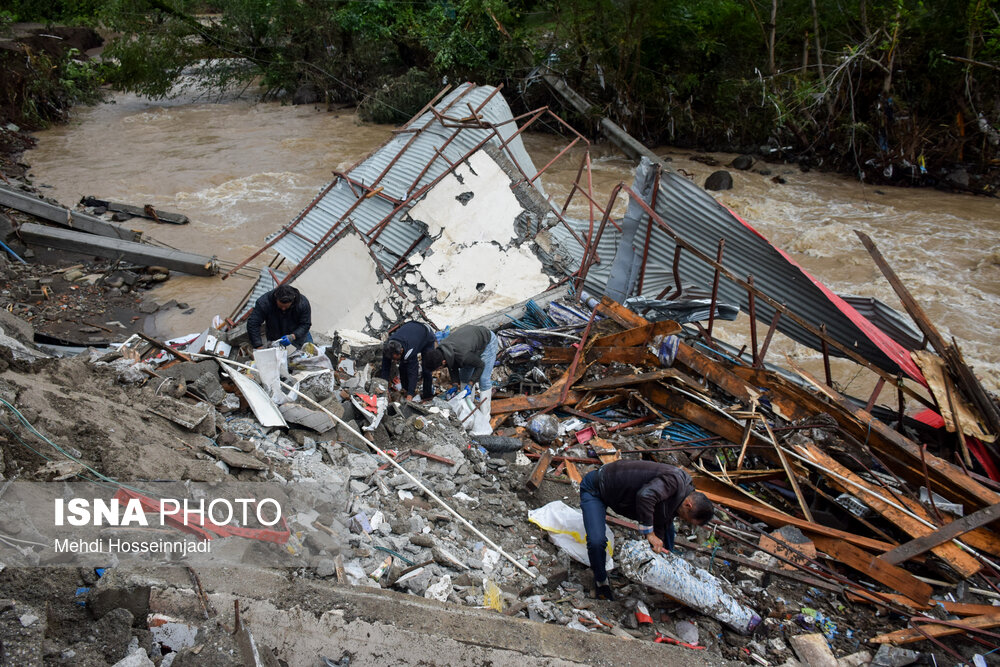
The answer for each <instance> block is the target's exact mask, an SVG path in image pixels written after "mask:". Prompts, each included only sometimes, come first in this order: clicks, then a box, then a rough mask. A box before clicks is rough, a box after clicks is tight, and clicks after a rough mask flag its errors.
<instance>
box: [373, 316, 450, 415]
mask: <svg viewBox="0 0 1000 667" xmlns="http://www.w3.org/2000/svg"><path fill="white" fill-rule="evenodd" d="M435 344H436V339H435V337H434V330H433V329H431V328H430V327H429V326H427V325H426V324H424V323H422V322H406V323H405V324H403V325H402V326H400V327H399V328H398V329H396V330H395V331H393V332H392V334H391V335H390V336H389V340H387V341H386V342H385V344H384V345H383V346H382V372H381V373H379V377H381V378H382V379H383V380H386V381H388V380H391V379H392V378H390V377H389V374H390V373H391V372H392V364H393V363H394V362H395V363H398V364H399V382H400V384H401V385H402V391H403V395H404V396H406V398H407V400H409V399H412V398H413V395H414V394H415V393H416V390H417V372H418V367H419V366H420V364H418V360H417V356H418V355H419V356H420V361H421V362H423V366H422V368H420V370H421V371H422V372H421V375H422V377H423V380H424V382H423V387H422V388H421V391H420V396H421V398H424V399H425V400H426V399H429V398H431V397H432V396H433V395H434V389H433V385H434V377H433V375H431V372H432V371H433V370H434V369H433V368H431V366H430V365H429V364H428V363H427V354H428V353H429V352H430V351H431V350H433V349H434V346H435Z"/></svg>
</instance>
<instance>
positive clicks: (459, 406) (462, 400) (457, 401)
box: [448, 388, 473, 421]
mask: <svg viewBox="0 0 1000 667" xmlns="http://www.w3.org/2000/svg"><path fill="white" fill-rule="evenodd" d="M448 407H449V408H451V411H452V412H453V413H454V415H455V417H456V418H457V419H458V421H462V420H463V419H465V418H466V417H468V416H469V415H470V414H472V408H473V403H472V397H471V392H470V391H469V389H468V388H464V389H461V390H459V391H458V392H457V393H456V394H455V395H454V396H452V397H451V398H450V399H449V400H448Z"/></svg>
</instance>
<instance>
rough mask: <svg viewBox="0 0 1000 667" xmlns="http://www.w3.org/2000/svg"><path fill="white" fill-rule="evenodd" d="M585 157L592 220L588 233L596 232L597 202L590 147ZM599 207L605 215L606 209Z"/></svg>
mask: <svg viewBox="0 0 1000 667" xmlns="http://www.w3.org/2000/svg"><path fill="white" fill-rule="evenodd" d="M584 157H585V158H586V160H587V191H586V192H585V193H584V194H585V195H586V196H587V201H588V202H589V209H590V218H589V220H590V222H589V226H588V227H587V230H588V233H591V234H592V233H593V232H594V206H595V204H596V202H595V201H594V171H593V165H592V164H591V162H590V148H589V147H588V148H587V150H586V151H585V152H584ZM577 178H579V176H577ZM597 209H598V210H599V211H601V215H604V211H603V210H602V209H601V207H600V206H598V207H597Z"/></svg>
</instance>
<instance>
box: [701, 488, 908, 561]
mask: <svg viewBox="0 0 1000 667" xmlns="http://www.w3.org/2000/svg"><path fill="white" fill-rule="evenodd" d="M699 491H701V492H702V493H704V494H705V495H706V496H708V499H709V500H711V501H712V502H713V503H718V504H719V505H723V506H724V507H729V508H731V509H734V510H739V511H741V512H746V513H747V514H749V515H750V516H753V517H756V518H758V519H760V520H761V521H763V522H764V523H766V524H767V525H769V526H772V527H774V528H780V527H782V526H797V527H798V528H799V529H800V530H802V532H803V533H805V534H806V535H808V536H809V537H811V538H814V539H815V536H816V535H826V536H828V537H834V538H837V539H841V540H845V541H847V542H850V543H851V544H854V545H856V546H859V547H861V548H863V549H871V550H872V551H878V552H885V551H888V550H889V549H891V548H892V547H893V546H894V545H892V544H889V543H888V542H881V541H879V540H873V539H871V538H869V537H864V536H861V535H854V534H852V533H848V532H847V531H844V530H837V529H836V528H830V527H828V526H824V525H822V524H818V523H812V522H810V521H806V520H805V519H799V518H798V517H794V516H792V515H790V514H785V513H784V512H778V511H776V510H772V509H768V508H766V507H764V506H763V505H759V504H757V503H752V502H746V501H742V500H736V499H734V498H730V497H728V496H724V495H722V494H719V493H715V492H713V491H710V490H707V489H704V490H703V489H699Z"/></svg>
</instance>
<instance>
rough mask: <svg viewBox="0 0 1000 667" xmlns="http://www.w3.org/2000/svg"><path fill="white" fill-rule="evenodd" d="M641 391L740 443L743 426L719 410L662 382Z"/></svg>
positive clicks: (675, 412) (673, 411)
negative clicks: (675, 390)
mask: <svg viewBox="0 0 1000 667" xmlns="http://www.w3.org/2000/svg"><path fill="white" fill-rule="evenodd" d="M639 391H640V392H642V394H643V395H644V396H645V397H646V398H648V399H649V400H650V401H652V402H653V404H654V405H656V406H657V407H659V408H662V409H663V410H665V411H666V412H668V413H670V414H672V415H675V416H678V417H683V418H684V419H686V420H688V421H689V422H692V423H694V424H697V425H698V426H700V427H702V428H703V429H705V430H706V431H708V432H709V433H714V434H715V435H719V436H722V437H723V438H725V439H726V440H728V441H729V442H732V443H733V444H734V445H735V444H736V443H739V442H740V439H741V438H742V436H743V427H742V426H740V425H739V424H736V423H734V422H731V421H729V420H728V419H724V418H722V417H721V416H720V415H719V413H718V412H715V411H713V410H709V409H708V408H706V407H703V406H702V405H701V404H700V403H696V402H695V401H692V400H690V399H689V398H687V397H685V396H681V395H678V394H675V393H674V392H672V391H670V390H669V389H668V388H666V387H664V386H663V385H662V384H659V383H657V382H647V383H646V384H644V385H641V387H640V389H639ZM763 442H766V441H763Z"/></svg>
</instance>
